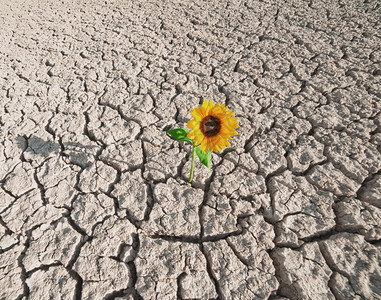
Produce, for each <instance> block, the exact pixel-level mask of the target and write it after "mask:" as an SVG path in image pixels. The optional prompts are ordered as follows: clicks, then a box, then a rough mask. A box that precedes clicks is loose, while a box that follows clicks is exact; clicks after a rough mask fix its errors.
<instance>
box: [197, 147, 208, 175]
mask: <svg viewBox="0 0 381 300" xmlns="http://www.w3.org/2000/svg"><path fill="white" fill-rule="evenodd" d="M196 154H197V156H198V158H199V159H200V161H201V162H202V163H203V164H204V165H205V166H206V167H207V168H208V169H209V170H210V158H211V152H210V151H209V150H208V151H207V152H206V153H204V151H202V150H201V147H200V145H198V146H197V147H196Z"/></svg>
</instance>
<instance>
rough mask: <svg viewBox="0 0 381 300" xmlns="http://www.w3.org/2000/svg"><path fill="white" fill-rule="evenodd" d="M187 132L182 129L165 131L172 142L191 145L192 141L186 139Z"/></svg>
mask: <svg viewBox="0 0 381 300" xmlns="http://www.w3.org/2000/svg"><path fill="white" fill-rule="evenodd" d="M188 132H189V131H188V130H186V129H184V128H177V129H171V130H168V131H167V133H168V134H170V135H171V136H172V137H173V139H174V140H176V141H183V142H188V143H191V144H193V140H192V139H190V138H189V137H187V134H188Z"/></svg>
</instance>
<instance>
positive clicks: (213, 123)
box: [187, 99, 238, 153]
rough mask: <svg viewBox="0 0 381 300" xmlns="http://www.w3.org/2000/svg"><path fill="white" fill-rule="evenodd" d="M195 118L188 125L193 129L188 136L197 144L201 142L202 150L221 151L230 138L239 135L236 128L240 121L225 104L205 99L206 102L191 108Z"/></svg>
mask: <svg viewBox="0 0 381 300" xmlns="http://www.w3.org/2000/svg"><path fill="white" fill-rule="evenodd" d="M191 114H192V116H193V118H194V119H193V120H190V121H189V122H188V124H187V127H188V128H189V129H191V130H190V131H189V133H188V135H187V136H188V137H189V138H191V139H192V140H193V141H194V143H195V146H198V145H200V144H201V150H202V151H204V153H206V152H207V151H208V150H209V151H219V152H221V150H222V149H225V147H226V146H229V145H230V143H229V141H228V140H229V139H231V137H232V136H233V135H237V132H236V131H235V129H236V128H237V127H238V122H237V120H236V118H235V117H233V115H234V112H232V111H231V110H229V109H228V108H227V107H226V106H225V104H220V103H216V104H214V103H213V101H212V100H210V101H209V102H208V101H207V100H206V99H205V100H204V103H203V104H202V105H201V106H199V107H196V108H194V109H192V110H191Z"/></svg>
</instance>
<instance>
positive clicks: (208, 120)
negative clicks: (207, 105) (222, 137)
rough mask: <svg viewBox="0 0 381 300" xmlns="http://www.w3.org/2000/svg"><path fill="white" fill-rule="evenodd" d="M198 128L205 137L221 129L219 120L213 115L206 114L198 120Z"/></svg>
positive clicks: (215, 133)
mask: <svg viewBox="0 0 381 300" xmlns="http://www.w3.org/2000/svg"><path fill="white" fill-rule="evenodd" d="M200 130H201V132H202V134H203V135H205V136H206V137H212V136H215V135H217V134H218V133H219V132H220V130H221V121H220V120H219V119H218V118H216V117H213V116H207V117H205V118H203V119H202V120H201V122H200Z"/></svg>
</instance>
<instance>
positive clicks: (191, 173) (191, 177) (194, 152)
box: [188, 144, 196, 183]
mask: <svg viewBox="0 0 381 300" xmlns="http://www.w3.org/2000/svg"><path fill="white" fill-rule="evenodd" d="M192 147H193V148H192V164H191V169H190V174H189V180H188V182H189V183H192V179H193V169H194V158H195V156H196V147H195V146H194V144H193V146H192Z"/></svg>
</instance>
